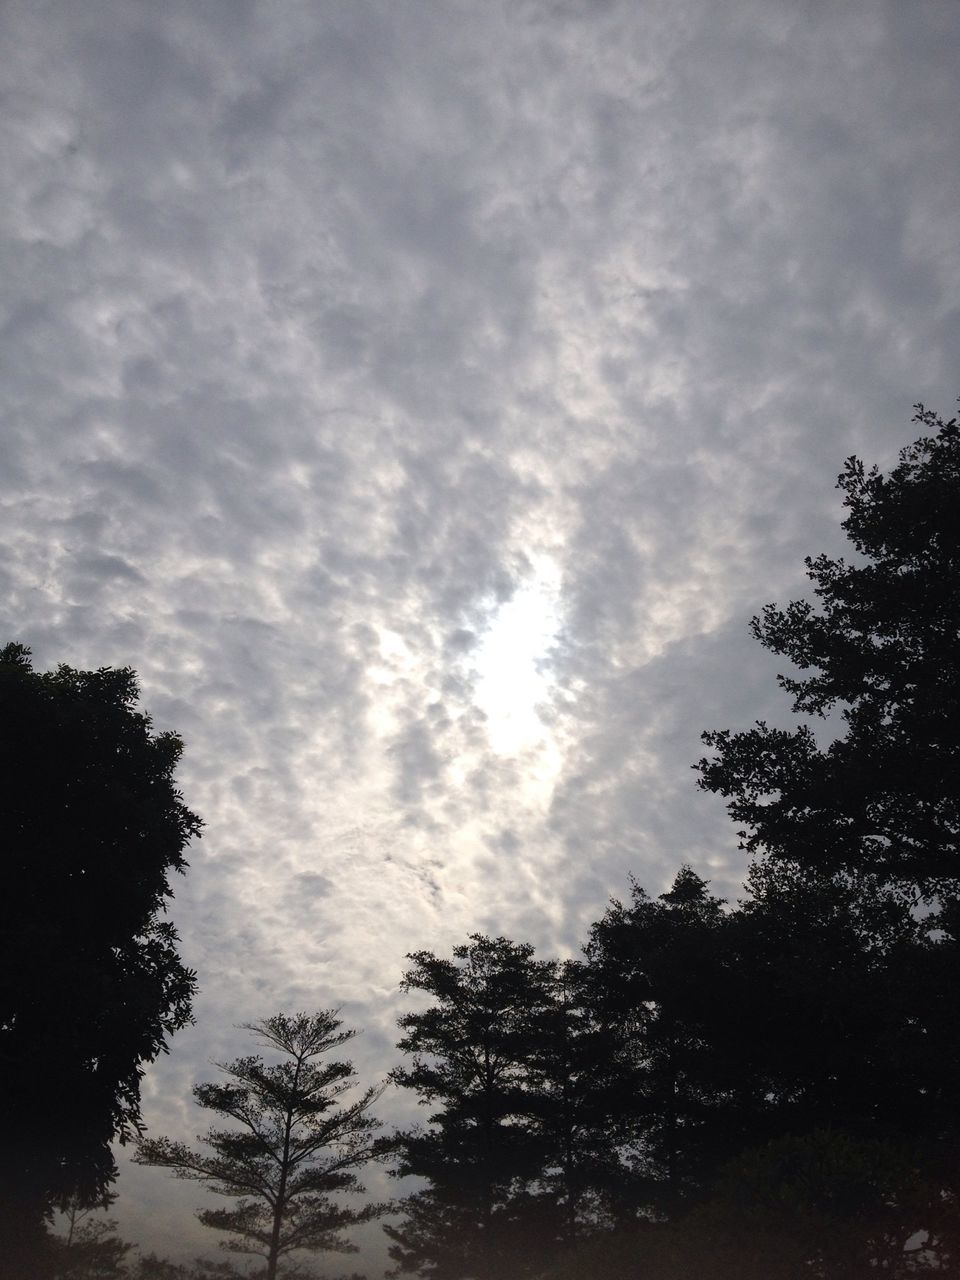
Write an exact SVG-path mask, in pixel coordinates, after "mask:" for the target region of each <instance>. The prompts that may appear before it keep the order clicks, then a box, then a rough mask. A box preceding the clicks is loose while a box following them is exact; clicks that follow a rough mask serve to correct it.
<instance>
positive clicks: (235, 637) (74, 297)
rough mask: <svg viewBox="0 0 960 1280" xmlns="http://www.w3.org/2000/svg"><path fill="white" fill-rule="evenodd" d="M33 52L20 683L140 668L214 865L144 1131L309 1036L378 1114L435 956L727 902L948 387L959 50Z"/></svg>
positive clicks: (218, 30) (181, 6) (885, 15)
mask: <svg viewBox="0 0 960 1280" xmlns="http://www.w3.org/2000/svg"><path fill="white" fill-rule="evenodd" d="M0 49H2V53H0V59H2V72H3V76H2V83H3V89H2V100H0V101H2V126H0V147H2V151H0V166H2V172H3V175H4V191H5V198H4V201H3V203H2V207H0V221H2V226H3V248H2V274H0V280H2V320H0V323H2V347H0V353H2V360H3V365H4V376H3V380H2V387H0V401H2V418H0V433H2V436H0V443H2V457H3V465H2V471H0V502H2V505H0V521H2V535H0V536H2V538H3V543H4V554H3V556H2V559H0V602H2V603H0V608H2V613H3V633H4V634H3V639H4V640H6V639H19V640H21V641H23V642H25V643H28V644H30V645H31V646H32V647H33V650H34V654H35V658H36V661H37V664H38V665H40V666H47V665H52V664H54V663H56V662H58V661H66V662H69V663H71V664H72V665H76V666H82V667H85V666H103V665H131V666H133V667H135V668H136V670H137V671H138V672H139V674H140V677H141V681H142V686H143V694H144V704H145V706H146V707H147V708H148V709H149V710H150V711H151V712H152V714H153V716H154V718H155V721H156V723H157V725H158V726H159V727H161V728H176V729H177V730H179V731H180V732H181V733H182V735H183V736H184V738H185V740H186V743H187V753H186V756H185V761H184V766H183V769H182V771H181V780H182V785H183V789H184V792H185V794H186V797H187V799H188V802H189V803H190V804H191V806H192V807H194V808H195V809H197V810H198V811H199V812H200V813H201V814H202V815H203V816H204V817H205V819H206V823H207V827H206V832H205V835H204V838H203V841H202V842H201V844H199V845H198V846H196V847H195V848H194V850H193V851H192V854H191V862H192V868H191V871H190V873H189V876H188V878H187V879H186V880H185V881H184V882H182V884H180V885H179V886H178V890H177V899H176V902H175V904H174V908H173V918H174V919H175V920H176V922H177V924H178V927H179V929H180V932H181V935H182V938H183V946H184V954H185V956H186V957H187V959H188V961H189V962H190V963H191V964H193V965H195V967H196V968H197V969H198V971H199V974H200V980H201V984H202V988H203V991H202V996H201V998H200V1000H199V1002H198V1006H197V1014H198V1024H197V1026H196V1027H194V1028H193V1029H191V1030H190V1031H188V1032H185V1033H183V1034H182V1035H181V1036H180V1037H179V1038H178V1039H177V1041H176V1042H175V1043H174V1045H173V1052H172V1055H171V1057H170V1058H169V1059H168V1060H165V1061H164V1063H162V1064H160V1066H159V1067H158V1068H157V1069H155V1070H154V1071H152V1072H151V1073H150V1075H149V1077H148V1081H147V1086H146V1117H147V1119H148V1121H149V1123H150V1126H151V1131H152V1132H153V1133H162V1132H168V1133H174V1134H177V1135H189V1134H190V1133H191V1132H192V1131H193V1130H194V1129H196V1128H197V1127H198V1123H197V1121H198V1119H199V1117H197V1116H194V1115H193V1114H191V1112H192V1107H191V1105H190V1102H189V1097H188V1092H189V1086H190V1084H191V1083H192V1082H193V1081H194V1080H195V1079H196V1078H197V1077H198V1076H201V1075H203V1074H204V1073H206V1072H209V1070H210V1068H209V1067H208V1066H207V1063H208V1060H209V1059H211V1058H220V1059H223V1058H224V1057H229V1056H232V1055H233V1054H235V1053H237V1052H240V1051H243V1050H244V1049H245V1048H246V1047H247V1046H246V1041H245V1039H244V1037H243V1035H242V1033H240V1032H238V1031H237V1030H235V1025H234V1024H236V1023H238V1022H240V1021H245V1020H250V1019H251V1018H257V1017H262V1016H265V1015H267V1014H269V1013H271V1012H274V1011H276V1010H278V1009H293V1008H298V1007H307V1008H310V1007H318V1006H330V1005H342V1006H343V1008H344V1016H345V1017H346V1018H347V1019H348V1021H350V1022H351V1023H353V1024H354V1025H358V1026H363V1027H364V1028H366V1033H365V1035H364V1037H363V1039H362V1040H361V1041H358V1043H357V1054H356V1056H357V1059H358V1061H359V1062H360V1063H361V1064H362V1066H363V1070H364V1072H365V1074H366V1075H367V1076H368V1077H370V1076H378V1075H382V1074H383V1073H384V1072H385V1071H386V1070H387V1069H388V1068H389V1066H390V1065H392V1063H393V1062H394V1061H395V1056H394V1051H393V1049H392V1043H393V1039H394V1028H393V1022H394V1019H395V1017H396V1015H397V1012H398V1010H399V1009H401V1008H402V1007H404V1000H403V998H402V997H401V996H400V995H399V994H398V991H397V984H398V981H399V977H400V974H401V971H402V968H403V956H404V953H405V952H407V951H409V950H411V949H413V948H419V947H429V948H432V949H441V950H442V949H446V948H448V947H449V946H451V945H452V944H453V943H455V942H458V941H460V940H462V939H463V938H464V937H465V936H466V934H468V933H469V932H471V931H485V932H490V933H505V934H507V935H509V936H513V937H516V938H523V939H529V940H531V941H533V942H535V943H537V944H538V945H539V946H541V947H542V948H543V950H544V953H545V954H556V953H560V952H567V953H569V951H570V950H571V949H575V948H576V946H577V945H578V943H579V941H580V940H581V939H582V937H583V934H584V930H585V927H586V924H587V923H588V922H589V921H590V920H592V919H595V918H597V916H598V915H599V914H600V913H601V911H602V910H603V907H604V904H605V901H606V899H607V897H608V896H609V895H610V894H617V893H623V892H624V891H625V890H626V886H627V877H628V874H629V873H630V872H631V871H632V872H634V873H635V874H636V875H637V877H638V879H639V880H640V881H641V883H644V884H645V885H646V886H647V887H648V888H650V889H651V890H652V891H654V892H656V891H660V890H661V888H662V887H663V885H664V883H665V882H666V880H667V879H668V878H669V877H670V876H671V874H672V872H673V870H674V869H675V868H676V867H677V865H678V864H679V863H680V862H681V861H684V860H688V861H691V862H692V863H693V864H694V865H695V866H696V867H697V869H698V870H700V871H701V872H702V873H704V874H706V875H708V876H711V877H712V878H713V880H714V884H715V885H716V886H718V887H719V888H720V889H721V890H722V891H724V892H727V893H729V894H733V895H735V894H736V892H737V885H738V882H739V879H740V877H741V875H742V871H743V864H742V861H741V856H740V855H739V853H738V852H737V850H736V837H735V834H734V832H733V831H732V829H731V828H730V827H729V824H728V823H727V821H726V819H725V816H724V814H723V810H722V805H720V804H719V802H718V801H717V800H716V799H715V798H708V797H705V796H702V795H700V794H699V793H698V792H697V791H696V790H695V787H694V780H693V776H692V774H691V773H690V771H689V765H690V763H691V762H692V761H693V760H695V759H696V758H697V756H698V755H699V753H700V744H699V740H698V739H699V733H700V731H701V730H702V729H704V728H707V727H719V726H724V725H730V726H734V725H745V724H747V723H749V722H751V721H752V720H753V719H755V718H757V717H758V716H762V715H766V716H768V717H769V718H771V719H776V718H778V717H781V718H782V717H784V716H785V715H788V708H787V707H786V706H785V705H784V704H783V702H782V701H781V700H780V699H779V698H778V697H777V695H776V692H775V689H774V687H773V679H772V677H773V674H774V672H775V664H773V663H772V662H770V661H769V660H767V659H766V658H765V656H764V655H763V654H761V653H759V652H758V651H757V650H756V646H754V645H753V644H752V642H751V641H750V639H749V637H748V634H747V621H748V619H749V617H750V615H751V614H752V613H753V612H755V611H756V610H757V609H758V608H759V607H760V606H761V605H762V604H763V603H765V602H766V601H768V600H771V599H780V600H783V599H785V598H787V597H788V596H790V595H791V594H793V595H796V594H798V593H801V592H803V590H804V580H803V577H802V557H803V555H804V554H807V553H815V552H817V551H820V550H823V549H827V550H830V549H836V548H837V547H838V545H839V532H838V528H837V525H838V518H839V515H840V508H839V503H838V499H837V495H836V493H835V492H834V490H833V482H834V480H835V478H836V475H837V472H838V471H839V469H840V465H841V463H842V460H843V458H844V457H845V456H846V455H848V454H850V453H852V452H858V453H860V454H862V455H863V456H865V457H866V458H867V459H868V460H876V461H879V462H881V463H882V464H889V463H890V462H891V461H892V460H893V459H894V457H895V454H896V450H897V448H899V447H900V446H901V445H902V444H904V443H906V442H907V441H908V440H909V439H910V438H912V433H913V428H912V427H911V426H910V422H909V419H910V416H911V408H910V406H911V405H912V403H913V401H915V400H917V399H923V400H925V401H926V402H927V403H928V404H930V405H932V406H934V407H938V408H940V409H941V410H943V411H944V412H947V413H949V412H950V411H951V408H952V405H953V400H954V397H955V395H956V394H957V391H958V390H960V387H958V386H957V360H956V357H957V344H958V330H960V324H958V311H957V300H958V297H960V291H958V285H960V255H958V221H957V208H958V198H957V197H958V178H957V175H958V173H960V154H958V152H960V133H958V130H957V121H958V119H960V102H958V98H960V94H958V89H957V78H956V66H957V61H958V53H960V10H958V8H957V6H956V5H955V4H953V3H949V2H948V0H943V2H942V3H941V2H939V0H935V2H929V3H927V2H925V0H918V2H917V3H910V4H907V3H904V2H903V0H886V2H882V0H845V2H844V3H843V4H821V3H803V2H798V0H782V2H781V0H766V2H764V0H756V2H751V0H736V2H735V0H729V2H728V3H724V4H717V3H715V2H714V0H669V2H664V3H660V2H659V0H643V2H642V3H639V2H638V0H624V2H623V3H617V2H615V0H611V2H601V0H553V2H551V0H509V2H503V3H501V2H500V0H484V3H474V2H472V0H471V2H470V3H467V2H465V0H416V2H414V0H379V2H378V3H365V2H363V0H349V3H333V2H330V3H327V2H323V0H317V2H314V3H306V2H305V0H304V2H298V0H287V2H280V3H266V0H262V2H261V3H254V2H253V0H204V2H203V3H201V4H198V3H195V2H194V0H164V3H162V4H156V3H152V2H148V0H142V2H141V0H84V3H82V4H81V3H72V2H68V0H63V2H62V3H48V2H46V0H8V2H7V3H6V4H5V5H4V6H3V8H2V12H0ZM404 1105H405V1104H404V1101H403V1100H401V1099H397V1098H395V1097H394V1098H389V1097H388V1098H387V1099H385V1102H384V1109H385V1111H386V1112H387V1113H388V1114H393V1113H397V1114H399V1112H400V1109H401V1108H402V1107H403V1106H404ZM120 1189H121V1191H122V1193H123V1194H122V1197H121V1200H120V1201H119V1202H118V1205H117V1207H116V1212H117V1214H118V1216H120V1218H121V1222H122V1225H123V1227H124V1229H125V1231H126V1233H127V1235H128V1236H130V1237H132V1238H139V1239H141V1240H143V1241H144V1242H145V1243H146V1244H148V1245H151V1246H153V1247H155V1248H158V1249H160V1250H161V1251H164V1252H168V1253H171V1254H176V1253H178V1252H180V1251H185V1252H186V1254H187V1256H189V1254H190V1253H191V1252H195V1251H196V1249H198V1248H199V1247H200V1244H201V1242H202V1243H204V1244H208V1242H207V1241H205V1240H204V1238H203V1237H204V1233H203V1232H202V1229H200V1228H199V1227H195V1226H194V1225H192V1220H191V1211H192V1207H193V1201H194V1198H195V1193H194V1192H193V1191H191V1190H190V1189H189V1188H186V1189H184V1188H183V1187H181V1186H179V1185H178V1184H171V1183H170V1182H169V1181H168V1180H167V1179H166V1178H165V1175H163V1174H161V1173H159V1172H157V1171H153V1170H135V1169H127V1167H126V1165H124V1171H123V1176H122V1179H121V1183H120ZM148 1219H149V1221H148Z"/></svg>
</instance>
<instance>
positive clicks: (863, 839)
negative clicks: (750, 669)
mask: <svg viewBox="0 0 960 1280" xmlns="http://www.w3.org/2000/svg"><path fill="white" fill-rule="evenodd" d="M914 421H916V422H919V423H921V424H922V425H923V426H924V427H926V428H927V429H928V430H929V431H930V432H931V433H933V434H929V435H925V436H923V437H921V438H920V439H919V440H917V441H916V442H915V443H914V444H912V445H910V446H909V447H908V448H906V449H904V450H903V451H902V452H901V454H900V462H899V465H898V466H897V467H895V468H894V469H893V471H892V472H891V473H890V475H889V476H884V475H882V474H881V473H880V471H879V470H878V469H877V468H876V467H874V468H872V469H870V470H867V469H866V468H865V467H864V465H863V463H862V462H861V461H860V460H859V459H858V458H855V457H854V458H849V459H848V460H847V463H846V465H845V467H844V470H843V472H842V473H841V475H840V478H839V482H838V487H839V488H840V489H842V490H843V492H844V505H845V506H846V508H847V511H848V513H849V514H848V516H847V518H846V520H844V522H843V528H844V529H845V531H846V533H847V536H848V537H849V539H850V540H851V542H852V543H853V546H854V548H855V549H856V551H857V552H858V553H859V554H860V556H861V557H862V558H863V559H862V561H860V562H857V563H847V562H846V561H844V560H842V559H838V560H834V559H831V558H830V557H828V556H825V555H821V556H819V557H817V558H816V559H808V560H807V562H806V563H807V571H808V574H809V576H810V578H811V580H812V581H813V583H814V584H815V586H814V591H815V594H816V596H817V598H818V602H819V604H818V606H814V605H813V604H811V603H810V602H808V601H802V600H800V601H793V602H792V603H790V604H789V605H787V606H786V608H782V609H781V608H778V607H777V606H775V605H768V606H767V607H766V608H765V609H764V610H763V611H762V613H761V615H760V616H759V617H757V618H754V620H753V624H752V627H753V633H754V635H755V636H756V637H757V639H758V640H759V641H760V643H761V644H762V645H763V646H764V647H765V648H767V649H769V650H771V652H773V653H777V654H781V655H783V656H784V657H786V658H788V659H789V660H790V661H791V662H792V663H793V664H794V666H795V667H797V668H798V669H799V672H800V674H798V675H793V674H791V675H781V676H780V677H779V680H780V684H781V685H782V687H783V688H784V689H785V690H786V691H787V692H788V693H790V694H791V695H792V697H793V707H794V710H795V711H797V712H800V713H803V714H807V715H812V716H823V715H826V714H827V713H828V712H830V711H833V710H837V711H839V712H840V714H841V716H842V719H843V721H844V723H845V726H846V728H845V733H844V735H843V736H842V737H839V738H837V739H836V740H835V741H834V742H832V743H831V744H830V745H829V746H828V747H826V748H821V747H820V746H819V745H818V742H817V738H816V736H815V735H814V733H813V731H812V730H811V728H810V727H809V726H808V725H800V726H799V727H798V728H796V729H795V730H793V731H786V730H782V729H774V728H770V727H768V726H767V725H766V724H764V723H758V724H757V725H756V726H755V727H754V728H753V729H750V730H747V731H746V732H741V733H733V732H730V731H729V730H722V731H719V732H712V733H707V734H704V741H705V742H706V743H707V744H708V745H709V746H710V747H712V748H713V749H714V752H715V755H714V756H713V757H712V758H705V759H702V760H701V761H700V763H699V765H698V768H699V771H700V785H701V786H702V787H703V788H705V789H706V790H709V791H716V792H718V793H719V794H721V795H723V796H726V797H727V799H728V802H729V809H730V813H731V815H732V816H733V818H734V820H735V821H737V822H738V823H742V824H743V826H744V830H743V831H742V832H741V838H742V840H743V842H744V847H745V848H747V849H748V850H750V851H751V852H760V851H762V852H764V853H768V854H771V855H773V856H775V857H781V858H785V859H788V860H796V861H798V862H800V863H803V864H805V865H811V866H818V867H822V868H825V869H828V870H829V869H844V870H847V871H852V872H855V873H858V874H867V875H876V876H879V877H880V878H881V879H884V880H889V881H891V882H896V883H898V884H900V885H901V886H902V887H904V888H906V889H908V890H913V891H915V892H917V893H918V894H919V895H920V896H922V897H925V898H929V897H932V896H934V895H937V894H941V895H942V894H943V893H945V892H953V891H955V889H956V886H957V878H958V876H960V862H958V858H957V854H958V842H960V428H958V425H957V421H956V419H952V420H950V421H949V422H944V421H943V420H941V419H940V418H939V417H937V415H936V414H934V413H932V412H930V411H929V410H926V409H924V408H923V406H922V405H918V406H917V414H916V417H915V419H914ZM807 673H809V674H807Z"/></svg>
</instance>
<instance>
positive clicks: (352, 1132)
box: [135, 1010, 386, 1280]
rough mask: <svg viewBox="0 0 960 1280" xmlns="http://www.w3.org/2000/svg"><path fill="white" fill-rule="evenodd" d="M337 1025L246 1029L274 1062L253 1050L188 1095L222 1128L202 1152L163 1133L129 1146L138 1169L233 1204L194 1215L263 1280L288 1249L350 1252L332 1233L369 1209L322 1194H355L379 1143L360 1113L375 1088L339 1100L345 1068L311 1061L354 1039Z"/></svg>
mask: <svg viewBox="0 0 960 1280" xmlns="http://www.w3.org/2000/svg"><path fill="white" fill-rule="evenodd" d="M341 1025H342V1023H341V1021H340V1019H339V1018H338V1017H337V1016H336V1011H335V1010H322V1011H321V1012H319V1013H316V1014H312V1015H311V1014H306V1013H298V1014H295V1015H293V1016H290V1017H288V1016H285V1015H283V1014H276V1015H275V1016H274V1017H271V1018H265V1019H264V1020H263V1021H262V1022H257V1023H251V1024H248V1025H246V1026H245V1028H244V1029H245V1030H247V1031H250V1032H251V1033H252V1034H253V1035H254V1036H255V1037H256V1039H257V1040H259V1041H260V1042H261V1043H262V1044H265V1045H267V1046H269V1047H270V1048H272V1049H274V1050H277V1051H278V1052H280V1053H281V1054H282V1055H284V1060H283V1061H281V1062H280V1063H278V1064H277V1065H274V1066H266V1065H265V1064H264V1062H263V1059H262V1058H261V1057H259V1056H256V1055H254V1056H251V1057H245V1058H237V1059H236V1060H235V1061H233V1062H231V1063H229V1064H224V1065H221V1070H222V1071H223V1072H224V1073H225V1074H226V1076H227V1080H226V1082H223V1083H216V1084H199V1085H197V1086H196V1087H195V1088H194V1090H193V1094H194V1098H195V1099H196V1102H197V1104H198V1106H201V1107H204V1108H205V1109H207V1110H209V1111H213V1112H215V1113H216V1114H217V1115H220V1116H223V1117H225V1118H227V1119H229V1120H232V1121H233V1122H234V1126H233V1127H231V1128H228V1129H210V1130H208V1131H207V1132H206V1133H205V1134H203V1135H200V1141H202V1142H203V1143H204V1144H205V1145H206V1146H207V1147H208V1148H209V1152H205V1151H195V1150H192V1149H191V1148H190V1147H187V1146H186V1145H185V1144H184V1143H182V1142H173V1141H171V1140H170V1139H169V1138H154V1139H144V1140H142V1141H141V1142H140V1143H139V1144H138V1146H137V1153H136V1156H135V1160H136V1162H137V1163H138V1164H144V1165H156V1166H159V1167H160V1168H165V1169H171V1170H173V1172H174V1173H175V1174H176V1176H177V1177H179V1178H186V1179H190V1180H192V1181H194V1182H200V1183H202V1184H204V1185H205V1186H207V1187H209V1188H210V1189H211V1190H212V1191H214V1192H216V1193H217V1194H219V1195H223V1196H229V1197H234V1198H236V1200H237V1203H236V1205H235V1207H234V1208H232V1209H204V1210H202V1211H201V1212H200V1213H199V1214H198V1217H199V1218H200V1221H201V1222H202V1223H204V1224H205V1225H206V1226H208V1227H213V1228H215V1229H216V1230H218V1231H225V1232H227V1233H228V1234H229V1235H232V1236H235V1237H236V1239H234V1240H231V1241H229V1242H228V1243H225V1244H224V1246H223V1247H224V1248H227V1249H229V1250H231V1251H233V1252H235V1253H243V1254H254V1255H257V1256H260V1257H263V1258H265V1259H266V1272H265V1275H266V1280H275V1277H276V1275H277V1270H278V1266H279V1264H280V1262H281V1260H282V1259H286V1258H288V1257H289V1256H290V1255H291V1254H294V1253H296V1252H298V1251H300V1250H307V1251H332V1252H338V1253H350V1252H353V1251H354V1246H353V1245H352V1244H350V1243H349V1241H348V1240H347V1239H346V1237H345V1236H344V1234H343V1232H344V1229H345V1228H347V1227H349V1226H353V1225H355V1224H357V1223H361V1222H367V1221H369V1220H370V1219H371V1218H373V1217H376V1216H377V1215H378V1214H379V1213H380V1212H381V1206H379V1205H375V1204H368V1205H366V1206H365V1207H363V1208H361V1209H351V1208H349V1207H347V1206H345V1205H342V1204H340V1203H338V1202H337V1201H336V1200H334V1199H333V1198H332V1197H333V1196H334V1195H336V1194H337V1193H340V1192H359V1191H360V1190H362V1188H361V1186H360V1184H359V1182H358V1180H357V1177H356V1173H355V1170H356V1169H359V1168H361V1167H362V1166H363V1165H364V1164H366V1163H368V1162H369V1161H370V1160H373V1159H376V1158H378V1156H380V1155H381V1154H382V1152H383V1151H384V1150H385V1146H386V1144H384V1143H383V1142H380V1141H378V1140H377V1139H375V1138H374V1136H373V1135H374V1133H375V1131H376V1130H377V1129H378V1128H379V1127H380V1124H379V1121H377V1120H376V1119H374V1117H373V1116H372V1115H370V1114H369V1113H370V1108H371V1107H372V1106H373V1104H374V1102H375V1101H376V1100H377V1098H378V1097H379V1096H380V1094H381V1092H382V1089H378V1088H370V1089H367V1090H366V1091H364V1092H363V1093H360V1094H358V1095H356V1096H354V1097H353V1098H352V1100H351V1099H350V1096H349V1095H350V1094H351V1092H352V1091H353V1089H354V1085H355V1079H356V1078H355V1076H354V1072H353V1067H352V1066H351V1064H350V1063H349V1062H339V1061H328V1062H325V1063H323V1064H322V1065H321V1064H320V1063H319V1062H318V1061H317V1060H318V1059H320V1058H322V1057H324V1055H326V1054H328V1053H329V1052H330V1051H331V1050H334V1049H339V1048H340V1047H341V1046H342V1045H344V1044H347V1043H348V1042H349V1041H350V1040H352V1039H353V1037H354V1036H355V1035H356V1032H355V1031H341V1030H340V1027H341ZM341 1100H343V1101H341Z"/></svg>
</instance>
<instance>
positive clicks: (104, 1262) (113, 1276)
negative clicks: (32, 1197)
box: [50, 1200, 133, 1280]
mask: <svg viewBox="0 0 960 1280" xmlns="http://www.w3.org/2000/svg"><path fill="white" fill-rule="evenodd" d="M104 1207H106V1206H104ZM64 1217H65V1220H64V1227H65V1231H66V1234H65V1235H63V1236H55V1237H54V1239H53V1241H52V1242H51V1243H52V1246H53V1247H52V1270H51V1272H50V1274H51V1275H52V1276H53V1277H54V1280H125V1277H126V1276H127V1275H128V1272H127V1269H126V1266H125V1259H126V1256H127V1254H128V1253H129V1252H130V1250H131V1249H132V1248H133V1245H131V1244H127V1243H126V1242H125V1241H124V1240H121V1239H120V1238H119V1237H118V1236H117V1235H116V1227H117V1224H116V1222H114V1221H113V1219H112V1218H97V1217H94V1216H93V1214H92V1212H91V1210H90V1209H89V1208H84V1207H83V1206H81V1205H80V1204H78V1203H77V1201H76V1200H73V1201H72V1202H71V1203H70V1204H69V1205H68V1206H67V1208H66V1209H65V1211H64Z"/></svg>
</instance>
